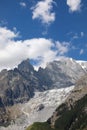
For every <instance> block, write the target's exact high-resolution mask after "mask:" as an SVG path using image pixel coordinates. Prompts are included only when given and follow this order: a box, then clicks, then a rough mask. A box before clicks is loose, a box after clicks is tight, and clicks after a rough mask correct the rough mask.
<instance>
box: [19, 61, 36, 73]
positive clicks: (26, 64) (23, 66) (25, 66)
mask: <svg viewBox="0 0 87 130" xmlns="http://www.w3.org/2000/svg"><path fill="white" fill-rule="evenodd" d="M18 69H19V70H20V71H23V72H25V73H26V72H31V71H34V68H33V66H32V65H31V64H30V60H29V59H26V60H24V61H22V62H21V63H20V64H19V65H18Z"/></svg>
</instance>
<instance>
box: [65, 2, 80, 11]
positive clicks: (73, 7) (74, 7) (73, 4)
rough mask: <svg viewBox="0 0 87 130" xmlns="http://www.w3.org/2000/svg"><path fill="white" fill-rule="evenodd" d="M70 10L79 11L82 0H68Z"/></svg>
mask: <svg viewBox="0 0 87 130" xmlns="http://www.w3.org/2000/svg"><path fill="white" fill-rule="evenodd" d="M67 5H68V6H69V10H70V12H75V11H79V10H80V9H81V0H67Z"/></svg>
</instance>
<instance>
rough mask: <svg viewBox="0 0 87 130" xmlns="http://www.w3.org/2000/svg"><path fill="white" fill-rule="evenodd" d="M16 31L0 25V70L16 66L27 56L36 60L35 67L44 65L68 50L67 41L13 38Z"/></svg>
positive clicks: (15, 35)
mask: <svg viewBox="0 0 87 130" xmlns="http://www.w3.org/2000/svg"><path fill="white" fill-rule="evenodd" d="M15 37H18V33H15V32H14V31H11V30H9V29H7V28H5V27H4V28H3V27H0V70H2V69H5V68H7V69H11V68H14V67H16V66H17V65H18V64H19V63H20V62H21V61H23V60H25V59H27V58H29V59H33V60H38V61H39V62H38V64H37V66H35V67H36V68H37V67H39V66H42V67H45V65H46V63H47V62H50V61H53V60H56V59H57V58H58V56H63V55H65V54H66V53H67V52H68V51H69V43H66V42H63V43H60V42H59V41H52V40H51V39H45V38H33V39H28V40H24V41H22V40H15Z"/></svg>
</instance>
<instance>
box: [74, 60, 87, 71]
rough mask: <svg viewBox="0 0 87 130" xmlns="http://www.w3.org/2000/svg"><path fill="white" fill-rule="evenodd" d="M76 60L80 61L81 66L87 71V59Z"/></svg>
mask: <svg viewBox="0 0 87 130" xmlns="http://www.w3.org/2000/svg"><path fill="white" fill-rule="evenodd" d="M76 62H77V63H79V64H80V65H81V67H82V68H83V69H84V70H86V71H87V61H81V60H77V61H76Z"/></svg>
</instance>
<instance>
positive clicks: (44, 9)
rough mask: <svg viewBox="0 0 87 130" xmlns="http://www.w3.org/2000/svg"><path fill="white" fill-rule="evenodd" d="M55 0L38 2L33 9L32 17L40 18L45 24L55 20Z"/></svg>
mask: <svg viewBox="0 0 87 130" xmlns="http://www.w3.org/2000/svg"><path fill="white" fill-rule="evenodd" d="M53 4H54V0H42V1H39V2H37V4H36V5H35V6H33V7H32V8H31V9H32V14H33V16H32V19H39V20H40V21H41V22H42V23H43V24H50V23H52V22H54V21H55V12H53Z"/></svg>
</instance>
